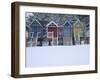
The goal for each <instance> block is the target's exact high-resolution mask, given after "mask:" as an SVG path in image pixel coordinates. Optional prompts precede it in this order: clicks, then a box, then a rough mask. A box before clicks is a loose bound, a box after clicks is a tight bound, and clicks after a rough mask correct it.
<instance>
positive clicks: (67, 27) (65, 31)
mask: <svg viewBox="0 0 100 80" xmlns="http://www.w3.org/2000/svg"><path fill="white" fill-rule="evenodd" d="M71 33H72V25H71V23H70V22H69V21H68V20H67V21H66V22H65V23H64V25H63V36H64V37H71Z"/></svg>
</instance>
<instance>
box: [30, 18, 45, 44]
mask: <svg viewBox="0 0 100 80" xmlns="http://www.w3.org/2000/svg"><path fill="white" fill-rule="evenodd" d="M30 27H31V31H30V38H31V39H32V43H33V46H42V40H43V38H42V36H43V35H42V34H43V27H42V25H41V24H40V22H39V21H38V20H36V19H35V20H34V21H33V22H32V24H31V26H30Z"/></svg>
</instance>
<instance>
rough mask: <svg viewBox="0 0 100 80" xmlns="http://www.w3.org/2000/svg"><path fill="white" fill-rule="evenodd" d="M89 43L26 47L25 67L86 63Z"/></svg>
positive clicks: (87, 62) (87, 61)
mask: <svg viewBox="0 0 100 80" xmlns="http://www.w3.org/2000/svg"><path fill="white" fill-rule="evenodd" d="M89 55H90V46H89V45H74V46H43V47H27V48H26V55H25V59H26V60H25V61H26V62H25V64H26V67H48V66H72V65H74V66H75V65H88V64H89Z"/></svg>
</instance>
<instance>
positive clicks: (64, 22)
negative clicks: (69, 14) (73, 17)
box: [63, 20, 72, 27]
mask: <svg viewBox="0 0 100 80" xmlns="http://www.w3.org/2000/svg"><path fill="white" fill-rule="evenodd" d="M67 22H68V23H69V24H70V25H71V27H72V24H71V23H70V21H68V20H66V21H65V22H64V24H63V27H64V25H65V24H66V23H67Z"/></svg>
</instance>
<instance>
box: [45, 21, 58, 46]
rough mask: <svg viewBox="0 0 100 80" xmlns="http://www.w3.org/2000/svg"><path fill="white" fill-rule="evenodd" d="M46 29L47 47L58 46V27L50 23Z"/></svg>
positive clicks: (52, 22)
mask: <svg viewBox="0 0 100 80" xmlns="http://www.w3.org/2000/svg"><path fill="white" fill-rule="evenodd" d="M46 27H47V38H48V41H49V45H58V25H57V24H56V23H55V22H54V21H51V22H49V23H48V24H47V25H46Z"/></svg>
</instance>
